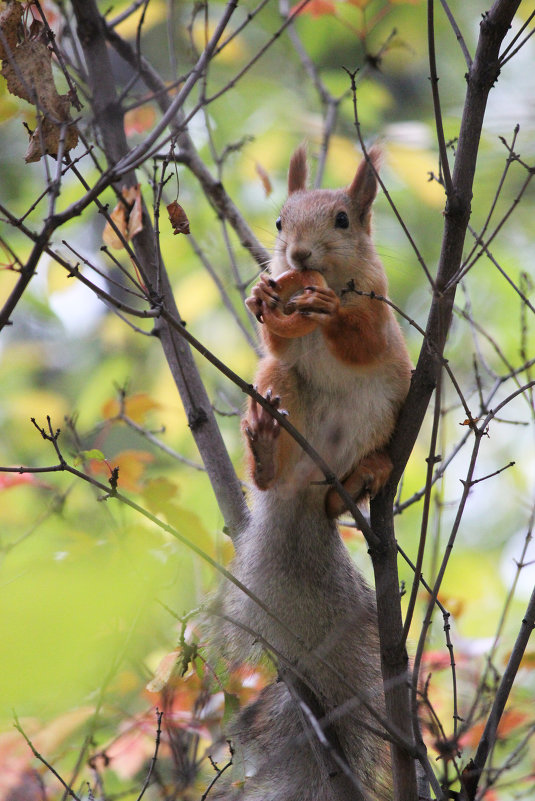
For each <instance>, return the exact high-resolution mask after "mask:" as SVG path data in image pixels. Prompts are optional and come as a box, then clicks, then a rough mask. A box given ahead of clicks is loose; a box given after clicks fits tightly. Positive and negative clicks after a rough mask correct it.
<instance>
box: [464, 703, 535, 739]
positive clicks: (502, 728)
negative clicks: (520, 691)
mask: <svg viewBox="0 0 535 801" xmlns="http://www.w3.org/2000/svg"><path fill="white" fill-rule="evenodd" d="M528 717H529V716H528V715H527V714H526V713H525V712H520V711H519V710H518V709H507V710H506V711H505V712H504V713H503V715H502V718H501V720H500V723H499V725H498V732H497V739H498V740H504V739H505V738H506V737H507V736H508V735H509V734H511V732H513V731H514V730H515V729H517V728H519V727H520V726H521V725H522V724H523V723H525V722H526V721H527V720H528ZM484 730H485V722H482V723H476V724H475V726H472V728H471V729H469V731H467V732H466V734H464V735H463V736H462V737H461V740H460V743H461V745H463V746H466V745H468V746H469V747H470V748H477V746H478V745H479V741H480V740H481V737H482V735H483V732H484Z"/></svg>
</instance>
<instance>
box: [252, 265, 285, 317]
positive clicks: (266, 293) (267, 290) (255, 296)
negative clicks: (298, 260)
mask: <svg viewBox="0 0 535 801" xmlns="http://www.w3.org/2000/svg"><path fill="white" fill-rule="evenodd" d="M280 303H281V299H280V297H279V295H278V293H277V282H276V281H274V280H273V278H270V276H269V275H266V274H265V273H262V275H261V276H260V280H259V281H258V283H257V284H255V286H254V287H253V288H252V290H251V294H250V295H249V297H248V298H246V300H245V305H246V306H247V308H248V309H249V311H250V312H252V314H254V316H255V317H256V319H257V320H258V321H259V322H263V320H262V311H263V309H264V308H265V307H267V308H268V309H274V308H275V307H276V306H278V305H279V304H280Z"/></svg>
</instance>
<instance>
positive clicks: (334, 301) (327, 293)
mask: <svg viewBox="0 0 535 801" xmlns="http://www.w3.org/2000/svg"><path fill="white" fill-rule="evenodd" d="M292 302H293V304H295V309H296V311H298V312H299V314H301V315H302V316H303V317H307V318H310V319H311V320H315V321H316V322H318V323H320V324H321V323H325V322H328V321H329V319H330V318H331V317H332V316H333V315H335V314H336V313H337V311H338V309H339V308H340V298H339V297H338V295H337V294H336V292H335V291H334V289H331V288H330V287H329V286H326V287H314V286H311V287H305V291H304V292H303V293H302V294H301V295H299V296H298V297H297V298H295V300H293V301H292Z"/></svg>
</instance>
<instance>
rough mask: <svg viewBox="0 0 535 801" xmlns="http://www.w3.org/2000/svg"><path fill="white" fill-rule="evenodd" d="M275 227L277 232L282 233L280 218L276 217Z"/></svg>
mask: <svg viewBox="0 0 535 801" xmlns="http://www.w3.org/2000/svg"><path fill="white" fill-rule="evenodd" d="M275 225H276V226H277V231H282V220H281V218H280V217H277V220H276V221H275Z"/></svg>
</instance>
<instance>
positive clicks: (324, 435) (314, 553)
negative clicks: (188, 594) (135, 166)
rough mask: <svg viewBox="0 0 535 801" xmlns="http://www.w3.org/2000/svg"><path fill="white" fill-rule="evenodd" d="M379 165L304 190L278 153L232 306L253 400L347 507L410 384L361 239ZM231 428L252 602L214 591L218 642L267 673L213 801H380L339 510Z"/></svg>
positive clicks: (276, 434) (364, 482) (373, 479)
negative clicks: (262, 261)
mask: <svg viewBox="0 0 535 801" xmlns="http://www.w3.org/2000/svg"><path fill="white" fill-rule="evenodd" d="M380 161H381V152H380V150H379V149H378V148H377V147H372V148H370V150H369V152H368V156H367V159H363V160H362V161H361V163H360V164H359V166H358V168H357V171H356V174H355V177H354V178H353V181H352V182H351V184H350V185H349V186H348V187H347V188H345V189H339V190H329V189H314V190H307V188H306V183H307V174H308V165H307V157H306V150H305V147H304V146H301V147H300V148H298V149H297V150H296V152H295V153H294V154H293V156H292V157H291V161H290V166H289V172H288V199H287V200H286V202H285V203H284V206H283V208H282V210H281V214H280V217H279V218H278V219H277V223H276V227H277V229H278V234H277V240H276V244H275V250H274V255H273V259H272V261H271V264H270V266H269V275H266V274H262V275H261V277H260V280H259V281H258V283H257V284H256V286H255V287H254V288H253V290H252V293H251V296H250V297H249V298H248V299H247V300H246V304H247V306H248V308H249V309H250V310H251V311H252V312H253V313H254V314H255V316H256V317H257V318H258V320H259V322H260V323H261V326H260V328H261V332H262V338H263V343H264V352H265V355H264V356H263V357H262V358H261V360H260V362H259V365H258V370H257V374H256V379H255V383H256V387H257V390H258V392H260V393H261V394H262V395H264V397H265V398H266V400H267V401H268V402H269V404H270V405H272V407H273V408H274V409H277V410H279V411H280V412H287V413H288V415H289V420H290V421H291V422H292V423H293V425H294V426H295V427H296V428H297V429H298V430H299V431H300V432H301V433H302V434H303V435H304V437H305V438H306V439H307V440H308V442H309V443H310V444H311V445H312V446H313V448H314V449H315V450H316V451H317V452H318V453H319V454H320V455H321V456H322V457H323V459H324V461H325V462H326V463H327V464H328V465H329V467H330V468H331V469H332V471H333V472H334V473H335V474H336V475H337V476H338V477H339V478H340V480H341V481H342V483H343V485H344V487H345V489H346V490H347V491H348V492H349V493H350V495H351V496H352V497H353V498H354V499H355V500H356V501H360V500H362V499H363V498H364V497H365V496H366V495H371V496H373V495H374V494H376V493H377V492H379V490H380V489H381V488H382V487H383V486H384V484H385V483H386V481H387V480H388V477H389V475H390V472H391V469H392V463H391V461H390V459H389V456H388V454H387V451H386V448H387V445H388V442H389V439H390V437H391V434H392V432H393V429H394V425H395V422H396V418H397V414H398V411H399V409H400V407H401V405H402V403H403V401H404V399H405V397H406V395H407V392H408V388H409V383H410V377H411V362H410V359H409V356H408V353H407V349H406V346H405V342H404V339H403V336H402V333H401V330H400V327H399V325H398V323H397V321H396V319H395V317H394V315H393V312H392V309H391V307H390V306H389V305H388V304H387V303H385V302H383V299H382V298H384V297H385V296H386V294H387V280H386V276H385V272H384V269H383V266H382V264H381V261H380V259H379V257H378V255H377V253H376V251H375V248H374V245H373V242H372V235H371V210H372V204H373V202H374V199H375V196H376V194H377V189H378V181H377V174H378V169H379V166H380ZM355 290H357V291H355ZM358 290H360V293H359V292H358ZM362 293H364V294H362ZM288 296H289V297H288ZM376 296H382V298H377V297H376ZM242 429H243V432H244V436H245V441H246V444H247V458H248V466H249V473H250V475H251V478H252V480H253V483H254V486H253V487H252V490H251V492H252V512H251V516H250V522H249V523H248V524H247V527H246V528H245V530H243V531H241V532H240V533H239V534H238V536H237V538H236V541H235V548H236V555H235V558H234V562H233V565H232V568H231V570H232V572H233V573H234V575H235V576H236V577H237V578H238V579H239V581H240V582H241V583H242V584H243V585H245V586H246V587H247V589H248V591H249V592H250V593H251V594H252V596H253V597H251V596H249V595H247V594H245V593H244V592H243V591H242V590H240V589H239V588H238V587H236V586H235V585H232V584H230V583H227V584H226V585H225V588H224V590H223V593H222V599H223V600H222V601H221V604H222V607H223V611H222V620H221V618H220V623H219V624H218V626H219V628H220V631H219V640H220V642H221V643H222V644H223V648H224V651H225V652H226V655H227V656H228V657H229V658H230V659H232V660H235V661H236V662H242V661H244V660H250V659H251V658H257V657H260V656H261V655H262V653H263V652H264V648H265V647H267V648H268V650H271V652H272V653H273V654H274V655H275V657H276V659H277V662H278V670H279V677H278V681H276V682H274V683H273V684H271V685H269V686H268V687H266V688H265V689H264V690H263V691H262V692H261V694H260V696H259V697H258V699H257V700H256V701H255V702H253V703H252V704H251V705H249V706H247V707H246V708H245V709H244V710H243V711H242V712H241V713H240V714H239V716H238V718H237V720H236V721H235V722H234V724H233V727H232V730H231V733H230V740H231V743H232V749H233V775H232V782H230V781H229V782H228V784H227V785H225V783H224V780H223V778H222V779H221V782H220V785H221V786H220V789H218V790H217V791H216V795H214V797H215V798H222V799H225V801H230V800H231V799H232V800H233V799H242V801H331V800H332V801H342V799H344V800H345V799H347V801H349V799H352V801H355V799H356V800H357V801H360V800H361V799H362V801H365V800H368V799H383V798H387V797H389V793H388V790H387V789H386V785H387V782H388V780H387V778H386V776H385V773H386V772H387V770H386V769H385V765H387V764H388V754H387V753H386V754H385V740H384V738H382V737H381V735H380V733H378V732H380V731H381V726H380V724H379V723H378V722H377V720H375V718H374V716H373V714H372V712H371V711H370V708H371V709H375V710H377V711H379V713H381V712H382V710H383V695H382V680H381V670H380V656H379V643H378V632H377V620H376V610H375V602H374V594H373V592H372V590H371V589H370V587H369V586H368V585H367V584H366V582H365V580H364V578H363V577H362V576H361V574H360V573H359V572H358V571H357V569H356V567H355V565H354V564H353V562H352V560H351V558H350V556H349V553H348V552H347V549H346V548H345V545H344V544H343V542H342V539H341V537H340V534H339V532H338V530H337V527H336V522H335V518H336V517H338V515H339V514H341V513H342V512H343V511H344V509H345V505H344V502H343V500H342V498H341V497H340V495H339V494H338V493H337V492H336V489H335V488H334V487H329V486H328V485H327V484H326V483H325V481H322V479H323V478H324V476H323V474H322V473H321V472H320V471H319V469H318V467H317V466H316V464H315V463H314V462H313V461H312V459H311V458H310V456H308V455H307V454H305V453H304V451H303V450H302V449H301V448H300V446H299V445H298V444H297V443H296V442H295V440H294V439H293V438H292V437H291V436H290V434H289V433H288V432H287V431H285V430H284V429H283V428H282V427H281V426H279V423H278V422H277V421H276V420H275V419H274V417H273V416H272V415H271V414H270V413H269V411H268V410H266V409H264V408H263V407H262V406H260V405H259V404H257V403H256V402H255V400H254V399H251V400H250V402H249V406H248V410H247V413H246V415H245V417H244V420H243V422H242ZM257 599H259V600H260V602H261V604H260V605H259V604H258V602H257ZM318 729H319V731H318Z"/></svg>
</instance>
